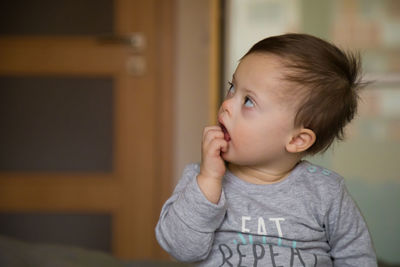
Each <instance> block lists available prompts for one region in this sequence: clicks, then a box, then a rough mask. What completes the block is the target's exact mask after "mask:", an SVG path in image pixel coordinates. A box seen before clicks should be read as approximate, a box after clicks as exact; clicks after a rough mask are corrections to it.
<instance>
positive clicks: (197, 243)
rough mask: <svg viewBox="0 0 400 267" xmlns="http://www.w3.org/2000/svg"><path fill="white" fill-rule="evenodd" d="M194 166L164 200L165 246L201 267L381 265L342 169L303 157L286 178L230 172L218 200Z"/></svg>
mask: <svg viewBox="0 0 400 267" xmlns="http://www.w3.org/2000/svg"><path fill="white" fill-rule="evenodd" d="M199 171H200V167H199V165H198V164H191V165H188V166H187V167H186V168H185V170H184V172H183V176H182V178H181V180H180V181H179V183H178V185H177V186H176V188H175V191H174V193H173V195H172V196H171V197H170V198H169V199H168V200H167V202H166V203H165V204H164V207H163V209H162V211H161V215H160V219H159V222H158V224H157V227H156V237H157V240H158V242H159V243H160V245H161V246H162V247H163V248H164V249H165V250H166V251H167V252H168V253H170V254H171V255H172V256H173V257H174V258H176V259H177V260H180V261H184V262H196V265H197V266H213V267H215V266H274V267H278V266H341V267H344V266H363V267H369V266H377V263H376V256H375V252H374V249H373V247H372V242H371V238H370V235H369V233H368V229H367V226H366V224H365V221H364V219H363V217H362V216H361V214H360V212H359V210H358V208H357V207H356V205H355V203H354V202H353V200H352V199H351V197H350V195H349V193H348V192H347V190H346V187H345V185H344V181H343V178H342V177H340V176H339V175H338V174H336V173H334V172H332V171H329V170H327V169H324V168H321V167H319V166H316V165H312V164H311V163H309V162H307V161H302V162H300V163H299V164H298V165H297V166H296V167H295V169H294V170H293V171H292V172H291V174H290V175H289V176H288V177H287V178H286V179H285V180H283V181H281V182H279V183H275V184H269V185H255V184H250V183H247V182H245V181H243V180H241V179H239V178H238V177H236V176H235V175H233V174H232V173H231V172H229V170H228V171H227V172H226V174H225V176H224V180H223V189H222V194H221V198H220V201H219V203H218V204H213V203H211V202H209V201H208V200H207V199H206V198H205V196H204V195H203V193H202V192H201V190H200V188H199V186H198V184H197V179H196V177H197V175H198V174H199Z"/></svg>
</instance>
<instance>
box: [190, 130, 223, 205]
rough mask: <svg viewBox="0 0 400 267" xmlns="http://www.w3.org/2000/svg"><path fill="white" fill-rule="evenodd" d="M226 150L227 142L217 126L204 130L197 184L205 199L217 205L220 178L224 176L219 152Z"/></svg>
mask: <svg viewBox="0 0 400 267" xmlns="http://www.w3.org/2000/svg"><path fill="white" fill-rule="evenodd" d="M227 150H228V142H227V141H226V140H225V139H224V133H223V132H222V130H221V127H219V126H209V127H206V128H205V129H204V132H203V142H202V148H201V166H200V173H199V175H198V176H197V183H198V185H199V187H200V189H201V191H202V192H203V194H204V195H205V196H206V198H207V199H208V200H209V201H211V202H213V203H215V204H217V203H218V202H219V199H220V197H221V191H222V177H223V176H224V174H225V162H224V160H223V159H222V157H221V152H226V151H227Z"/></svg>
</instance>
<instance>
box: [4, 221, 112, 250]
mask: <svg viewBox="0 0 400 267" xmlns="http://www.w3.org/2000/svg"><path fill="white" fill-rule="evenodd" d="M0 235H4V236H9V237H12V238H16V239H19V240H22V241H27V242H37V243H48V244H62V245H72V246H79V247H85V248H89V249H97V250H102V251H107V252H110V251H111V216H110V215H108V214H46V213H42V214H40V213H39V214H38V213H0Z"/></svg>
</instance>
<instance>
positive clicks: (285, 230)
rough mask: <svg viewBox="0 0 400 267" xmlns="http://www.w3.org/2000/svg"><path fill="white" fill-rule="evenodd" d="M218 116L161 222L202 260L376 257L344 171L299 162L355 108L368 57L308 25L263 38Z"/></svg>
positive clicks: (345, 261)
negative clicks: (337, 44) (307, 29)
mask: <svg viewBox="0 0 400 267" xmlns="http://www.w3.org/2000/svg"><path fill="white" fill-rule="evenodd" d="M229 86H230V87H229V91H228V93H227V96H226V98H225V100H224V102H223V103H222V105H221V108H220V110H219V114H218V122H219V124H218V125H217V126H210V127H206V128H205V129H204V132H203V140H202V158H201V164H191V165H188V166H187V167H186V168H185V170H184V172H183V176H182V178H181V180H180V181H179V183H178V185H177V186H176V188H175V190H174V193H173V195H172V196H171V197H170V198H169V199H168V200H167V202H166V203H165V205H164V207H163V209H162V211H161V216H160V219H159V222H158V224H157V227H156V236H157V240H158V242H159V243H160V245H161V246H162V247H163V248H164V249H165V250H166V251H167V252H168V253H170V254H171V255H172V256H173V257H174V258H176V259H177V260H179V261H184V262H194V263H196V265H197V266H213V267H215V266H274V267H275V266H341V267H343V266H362V267H369V266H377V263H376V256H375V252H374V249H373V246H372V242H371V238H370V235H369V233H368V229H367V226H366V223H365V221H364V219H363V217H362V215H361V214H360V212H359V210H358V209H357V206H356V205H355V203H354V202H353V200H352V198H351V196H350V195H349V193H348V191H347V190H346V187H345V184H344V181H343V178H342V177H341V176H340V175H338V174H336V173H334V172H332V171H330V170H327V169H324V168H322V167H319V166H316V165H313V164H311V163H310V162H307V161H305V160H302V158H303V157H304V156H306V155H312V154H316V153H318V152H324V151H325V150H326V149H327V148H328V147H329V146H330V145H331V143H332V142H333V141H334V140H335V139H339V140H340V139H342V138H343V128H344V126H345V125H346V124H347V123H348V122H350V121H351V120H352V119H353V117H354V115H355V112H356V110H357V100H358V91H359V89H360V88H361V87H362V83H361V81H360V61H359V59H358V57H357V56H355V55H353V54H349V53H347V54H346V53H343V52H342V51H341V50H339V49H338V48H337V47H335V46H334V45H332V44H330V43H327V42H325V41H323V40H321V39H319V38H316V37H313V36H310V35H305V34H285V35H281V36H274V37H269V38H266V39H264V40H262V41H260V42H258V43H256V44H255V45H254V46H253V47H252V48H251V49H250V50H249V52H248V53H247V54H246V55H245V56H244V57H243V58H242V59H241V60H240V63H239V65H238V67H237V69H236V71H235V73H234V75H233V77H232V81H231V82H230V83H229Z"/></svg>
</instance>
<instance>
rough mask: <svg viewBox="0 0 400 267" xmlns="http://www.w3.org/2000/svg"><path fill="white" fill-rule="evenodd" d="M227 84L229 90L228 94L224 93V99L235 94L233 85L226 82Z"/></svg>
mask: <svg viewBox="0 0 400 267" xmlns="http://www.w3.org/2000/svg"><path fill="white" fill-rule="evenodd" d="M228 84H229V89H228V92H227V93H226V97H230V96H232V95H234V94H235V86H234V85H233V83H231V82H228Z"/></svg>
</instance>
